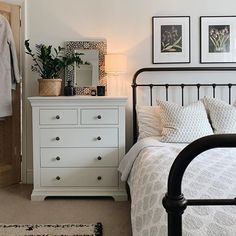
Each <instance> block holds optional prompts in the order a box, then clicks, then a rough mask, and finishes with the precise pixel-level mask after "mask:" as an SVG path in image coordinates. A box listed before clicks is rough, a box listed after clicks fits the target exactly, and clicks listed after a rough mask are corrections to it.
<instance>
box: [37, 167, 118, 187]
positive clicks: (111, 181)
mask: <svg viewBox="0 0 236 236" xmlns="http://www.w3.org/2000/svg"><path fill="white" fill-rule="evenodd" d="M41 186H43V187H53V186H58V187H60V186H61V187H63V186H66V187H79V186H81V187H101V186H103V187H117V186H118V171H117V169H116V168H41Z"/></svg>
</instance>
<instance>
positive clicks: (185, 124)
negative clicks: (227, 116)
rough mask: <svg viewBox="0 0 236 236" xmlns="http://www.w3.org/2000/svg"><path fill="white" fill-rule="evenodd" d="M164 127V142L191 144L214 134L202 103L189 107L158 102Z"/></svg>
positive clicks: (162, 139)
mask: <svg viewBox="0 0 236 236" xmlns="http://www.w3.org/2000/svg"><path fill="white" fill-rule="evenodd" d="M157 105H158V106H160V117H161V122H162V126H163V130H162V138H161V141H162V142H167V143H189V142H192V141H194V140H195V139H198V138H201V137H203V136H206V135H210V134H213V131H212V128H211V125H210V123H209V120H208V118H207V113H206V110H205V107H204V104H203V103H202V102H201V101H198V102H196V103H192V104H190V105H188V106H184V107H183V106H181V105H178V104H174V103H170V102H164V101H157Z"/></svg>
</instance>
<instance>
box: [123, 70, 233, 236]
mask: <svg viewBox="0 0 236 236" xmlns="http://www.w3.org/2000/svg"><path fill="white" fill-rule="evenodd" d="M186 71H187V72H200V75H202V74H201V72H207V73H206V74H207V75H209V73H219V75H220V76H222V74H224V75H225V74H227V73H235V71H236V68H232V67H230V68H219V67H213V68H209V67H203V68H199V67H187V68H180V67H178V68H143V69H140V70H138V71H137V72H136V73H135V75H134V80H133V85H132V87H133V126H134V127H133V133H134V145H133V147H132V148H131V149H130V151H129V152H128V153H127V154H126V156H125V157H124V158H123V160H122V162H121V163H120V166H119V171H120V172H121V178H122V180H123V181H127V182H128V185H129V189H130V196H131V221H132V230H133V235H134V236H166V235H169V236H174V235H175V236H181V235H184V236H197V235H201V236H204V235H207V236H217V235H222V236H226V235H227V236H234V235H236V207H235V206H233V205H235V204H236V200H235V196H236V171H235V169H236V148H235V147H236V134H235V133H236V122H235V121H236V109H235V107H234V106H233V105H231V103H233V102H234V100H235V97H234V95H235V93H234V89H235V86H236V84H234V83H231V82H229V83H225V82H224V83H208V82H205V83H202V82H201V83H176V79H175V80H174V82H172V83H168V84H167V83H159V80H160V76H158V74H159V73H160V72H161V73H163V72H164V73H165V72H173V73H175V72H176V73H178V72H181V73H182V72H186ZM142 73H151V76H149V77H148V79H150V78H151V82H146V81H145V82H138V77H140V75H141V74H142ZM154 74H155V76H153V75H154ZM159 75H160V74H159ZM161 75H162V74H161ZM230 76H232V74H231V75H230ZM230 76H229V77H230ZM153 77H155V78H154V79H153ZM227 80H228V79H227ZM155 81H158V83H157V82H155ZM204 81H205V80H204ZM228 81H230V80H228ZM231 81H232V77H231ZM138 88H144V89H145V92H141V93H140V92H139V94H138V91H137V89H138ZM156 88H157V89H162V91H160V90H159V91H157V90H156ZM172 88H173V89H172ZM176 89H179V92H178V93H177V95H175V96H173V98H174V100H178V102H179V103H180V105H181V106H180V105H177V104H175V103H173V101H171V102H170V101H169V100H170V97H171V95H170V92H174V93H175V92H176ZM187 91H190V92H187ZM147 93H148V96H146V95H147ZM140 94H141V95H140ZM144 94H145V96H144ZM157 94H161V97H162V100H164V101H160V100H159V99H158V100H157V101H156V95H157ZM205 95H207V97H205ZM138 96H141V99H140V101H142V102H143V100H145V99H144V97H148V99H147V100H148V105H146V104H145V105H143V104H142V105H141V106H140V105H139V101H138ZM217 96H219V97H220V99H219V98H217ZM192 97H195V100H197V101H196V102H193V103H192V101H191V102H189V104H185V103H186V100H189V98H191V99H192ZM222 97H223V98H224V100H225V101H222V100H221V99H222ZM176 98H177V99H176ZM191 99H190V100H191ZM226 101H227V103H226ZM156 104H157V105H156ZM147 114H148V117H145V116H146V115H147ZM154 114H155V115H154ZM156 114H161V115H160V116H159V117H158V118H157V117H156ZM173 114H174V115H173ZM154 116H155V117H154ZM173 117H174V118H175V120H171V119H173ZM142 119H143V120H142ZM145 119H146V120H145ZM158 119H159V120H158ZM141 120H142V122H143V123H142V122H141ZM176 120H177V122H176ZM190 120H191V122H189V121H190ZM158 122H159V123H161V125H159V123H158ZM138 126H139V127H138ZM189 164H190V165H189ZM182 177H183V178H182ZM163 204H164V206H165V208H166V209H165V208H164V206H163ZM213 205H217V206H213ZM166 211H167V212H168V215H167V213H166ZM182 214H183V215H182ZM182 218H183V219H182Z"/></svg>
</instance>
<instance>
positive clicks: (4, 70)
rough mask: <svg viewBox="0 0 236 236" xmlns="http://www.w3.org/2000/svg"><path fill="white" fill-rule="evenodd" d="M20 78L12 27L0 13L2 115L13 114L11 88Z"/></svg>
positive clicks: (0, 112) (0, 110) (0, 99)
mask: <svg viewBox="0 0 236 236" xmlns="http://www.w3.org/2000/svg"><path fill="white" fill-rule="evenodd" d="M20 80H21V77H20V74H19V68H18V61H17V55H16V48H15V43H14V39H13V34H12V31H11V27H10V24H9V23H8V21H7V19H6V18H5V17H4V16H3V15H0V117H6V116H11V115H12V97H11V90H12V88H14V87H15V83H19V82H20Z"/></svg>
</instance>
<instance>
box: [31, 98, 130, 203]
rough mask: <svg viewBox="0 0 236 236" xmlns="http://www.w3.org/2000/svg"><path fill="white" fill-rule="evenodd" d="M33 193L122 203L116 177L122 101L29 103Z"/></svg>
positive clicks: (36, 196)
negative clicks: (31, 132) (107, 198)
mask: <svg viewBox="0 0 236 236" xmlns="http://www.w3.org/2000/svg"><path fill="white" fill-rule="evenodd" d="M29 100H30V103H31V106H32V119H33V171H34V188H33V192H32V195H31V200H34V201H41V200H44V199H45V197H47V196H112V197H113V198H114V199H115V200H126V199H127V194H126V191H125V185H124V183H122V182H121V181H120V176H119V173H118V171H117V168H118V165H119V162H120V161H121V159H122V158H123V156H124V154H125V105H126V102H127V98H126V97H92V96H91V97H89V96H74V97H63V96H60V97H30V98H29Z"/></svg>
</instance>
